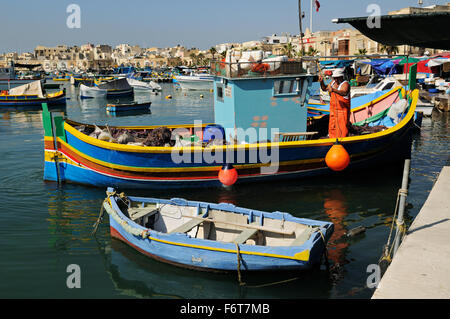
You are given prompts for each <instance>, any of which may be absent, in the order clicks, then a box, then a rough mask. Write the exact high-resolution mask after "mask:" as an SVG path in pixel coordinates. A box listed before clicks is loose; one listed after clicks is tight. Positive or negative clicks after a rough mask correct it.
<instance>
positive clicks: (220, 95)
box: [216, 83, 223, 102]
mask: <svg viewBox="0 0 450 319" xmlns="http://www.w3.org/2000/svg"><path fill="white" fill-rule="evenodd" d="M216 88H217V90H216V91H217V101H220V102H223V84H219V83H218V84H217V86H216Z"/></svg>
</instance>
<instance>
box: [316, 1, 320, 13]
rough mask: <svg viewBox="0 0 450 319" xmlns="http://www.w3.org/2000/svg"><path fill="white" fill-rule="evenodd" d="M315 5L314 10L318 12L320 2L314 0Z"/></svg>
mask: <svg viewBox="0 0 450 319" xmlns="http://www.w3.org/2000/svg"><path fill="white" fill-rule="evenodd" d="M315 5H316V12H319V8H320V2H319V1H318V0H316V2H315Z"/></svg>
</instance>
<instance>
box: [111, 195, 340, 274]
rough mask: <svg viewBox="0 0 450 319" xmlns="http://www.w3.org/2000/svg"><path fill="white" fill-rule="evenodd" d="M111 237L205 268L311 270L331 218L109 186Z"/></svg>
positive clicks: (323, 245)
mask: <svg viewBox="0 0 450 319" xmlns="http://www.w3.org/2000/svg"><path fill="white" fill-rule="evenodd" d="M107 195H108V197H107V199H106V200H105V201H104V202H103V208H104V209H105V210H106V212H107V213H108V214H109V217H110V218H109V221H110V232H111V236H112V237H114V238H117V239H119V240H122V241H123V242H125V243H127V244H128V245H130V246H131V247H133V248H134V249H136V250H137V251H139V252H140V253H142V254H144V255H147V256H149V257H151V258H154V259H156V260H159V261H162V262H166V263H169V264H173V265H177V266H182V267H186V268H192V269H198V270H205V271H235V270H242V271H268V270H299V269H310V268H312V267H313V266H314V265H317V264H319V263H320V260H321V257H322V255H323V253H324V250H325V249H326V243H327V242H328V239H329V238H330V237H331V235H332V233H333V223H330V222H324V221H316V220H311V219H305V218H297V217H294V216H292V215H291V214H288V213H283V212H273V213H269V212H263V211H258V210H252V209H247V208H241V207H236V206H234V205H232V204H227V203H220V204H213V203H206V202H197V201H188V200H185V199H180V198H173V199H170V200H166V199H157V198H143V197H133V196H126V195H125V194H123V193H121V194H118V193H117V192H116V191H115V190H114V189H113V188H108V190H107Z"/></svg>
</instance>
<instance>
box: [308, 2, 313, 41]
mask: <svg viewBox="0 0 450 319" xmlns="http://www.w3.org/2000/svg"><path fill="white" fill-rule="evenodd" d="M312 25H313V0H311V7H310V8H309V31H310V32H311V34H312V33H313V29H312Z"/></svg>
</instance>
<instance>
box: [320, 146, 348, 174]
mask: <svg viewBox="0 0 450 319" xmlns="http://www.w3.org/2000/svg"><path fill="white" fill-rule="evenodd" d="M325 163H326V164H327V166H328V167H329V168H331V169H332V170H333V171H342V170H344V169H345V168H346V167H347V166H348V164H349V163H350V156H349V155H348V153H347V151H346V150H345V148H344V146H342V145H341V144H339V142H338V140H337V139H336V143H334V145H333V146H332V147H331V148H330V150H329V151H328V153H327V155H326V156H325Z"/></svg>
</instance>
